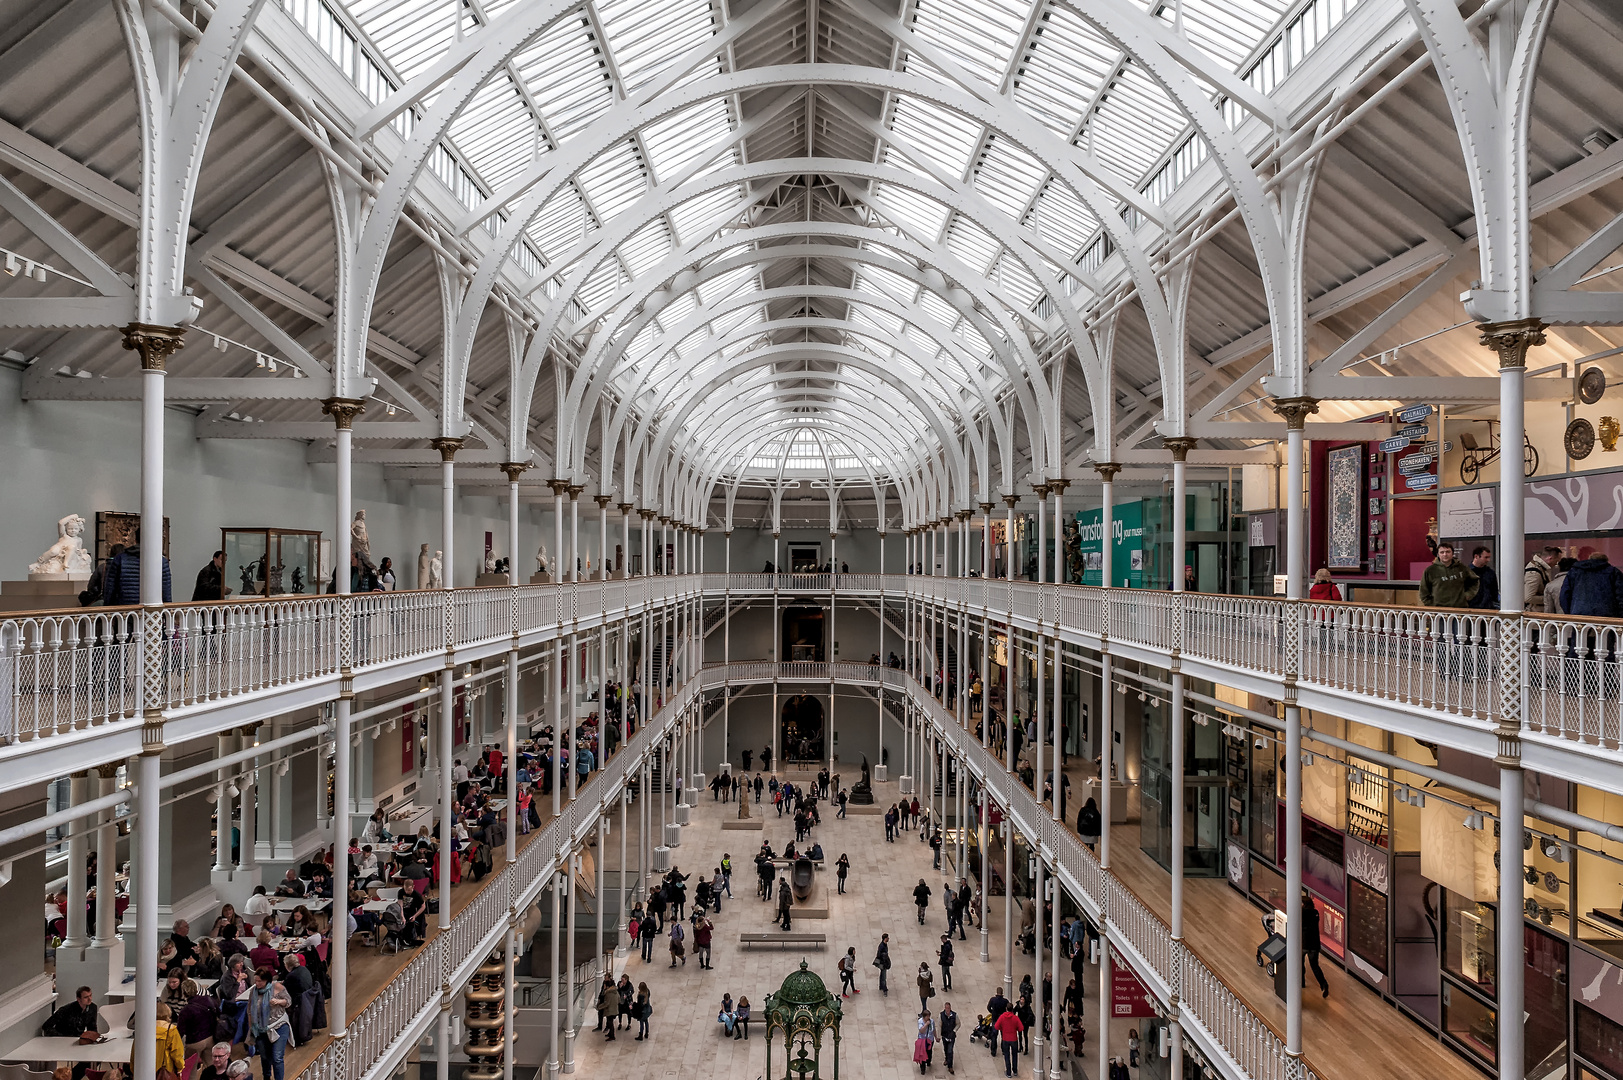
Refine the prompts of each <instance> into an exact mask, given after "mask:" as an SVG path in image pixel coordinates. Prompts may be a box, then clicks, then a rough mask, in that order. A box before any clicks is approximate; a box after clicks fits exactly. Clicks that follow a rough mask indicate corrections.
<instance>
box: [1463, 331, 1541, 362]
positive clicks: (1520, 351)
mask: <svg viewBox="0 0 1623 1080" xmlns="http://www.w3.org/2000/svg"><path fill="white" fill-rule="evenodd" d="M1477 329H1478V330H1480V331H1482V337H1481V342H1482V344H1483V346H1484V347H1486V348H1489V349H1492V350H1493V351H1494V352H1496V353H1498V354H1499V367H1500V368H1524V367H1526V366H1527V350H1528V349H1531V348H1532V347H1533V346H1535V345H1542V344H1544V321H1543V320H1542V319H1513V320H1511V321H1509V322H1496V323H1478V324H1477Z"/></svg>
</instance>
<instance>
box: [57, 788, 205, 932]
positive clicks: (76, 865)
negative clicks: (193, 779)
mask: <svg viewBox="0 0 1623 1080" xmlns="http://www.w3.org/2000/svg"><path fill="white" fill-rule="evenodd" d="M89 791H90V774H89V773H88V772H76V773H73V774H72V775H71V776H70V777H69V778H68V805H69V806H74V807H77V806H81V805H83V804H84V803H87V802H89V801H90V796H89ZM215 805H216V806H221V807H223V809H222V811H221V819H222V820H221V822H220V826H219V828H218V829H217V830H216V832H215V836H216V837H217V838H218V839H217V840H216V841H215V843H216V846H217V847H221V848H226V847H229V846H230V844H231V804H230V803H221V802H219V801H216V802H215ZM90 827H91V819H90V818H88V817H82V818H76V819H75V820H73V821H72V822H70V823H69V824H68V909H67V924H68V925H67V933H66V934H65V935H64V936H63V938H62V948H63V949H64V950H67V949H82V948H84V947H85V935H86V927H85V911H86V908H85V905H86V903H88V900H87V893H88V891H89V886H88V885H87V884H86V876H87V874H88V870H89V866H88V864H89V847H90V843H89V837H88V835H87V833H88V830H89V829H90ZM109 869H111V868H109ZM108 880H111V875H109V878H108Z"/></svg>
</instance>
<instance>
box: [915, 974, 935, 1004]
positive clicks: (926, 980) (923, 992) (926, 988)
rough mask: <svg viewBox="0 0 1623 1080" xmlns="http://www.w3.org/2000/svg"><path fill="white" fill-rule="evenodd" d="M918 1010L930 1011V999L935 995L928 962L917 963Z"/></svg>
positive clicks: (933, 978)
mask: <svg viewBox="0 0 1623 1080" xmlns="http://www.w3.org/2000/svg"><path fill="white" fill-rule="evenodd" d="M918 983H919V1012H921V1013H927V1012H929V1011H930V999H931V998H933V997H935V976H934V975H932V974H931V973H930V965H929V964H920V965H919V977H918Z"/></svg>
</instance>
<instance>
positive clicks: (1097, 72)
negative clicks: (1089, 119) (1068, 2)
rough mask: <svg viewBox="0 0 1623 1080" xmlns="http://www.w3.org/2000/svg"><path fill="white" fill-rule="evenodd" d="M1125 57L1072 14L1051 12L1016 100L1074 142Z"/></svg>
mask: <svg viewBox="0 0 1623 1080" xmlns="http://www.w3.org/2000/svg"><path fill="white" fill-rule="evenodd" d="M1120 56H1121V50H1120V49H1117V48H1116V47H1115V46H1113V45H1111V44H1110V43H1109V42H1107V41H1105V39H1104V38H1102V37H1100V36H1099V32H1098V31H1096V30H1095V29H1093V27H1091V26H1089V25H1088V24H1087V23H1085V22H1083V21H1082V20H1081V19H1079V18H1077V17H1076V16H1075V15H1073V14H1072V13H1071V12H1070V11H1069V10H1066V9H1064V8H1049V9H1048V10H1047V11H1046V12H1044V13H1043V20H1042V23H1041V25H1040V26H1039V27H1038V30H1037V35H1036V37H1035V38H1033V40H1032V43H1031V48H1030V49H1029V50H1028V51H1027V54H1026V57H1025V60H1024V62H1023V63H1022V64H1021V65H1020V69H1019V72H1018V74H1017V75H1016V77H1015V87H1014V100H1015V102H1016V104H1018V105H1020V106H1021V107H1022V108H1024V109H1025V110H1026V111H1028V112H1030V113H1032V114H1033V115H1035V116H1036V117H1037V118H1038V119H1039V120H1041V121H1042V122H1043V123H1044V124H1046V125H1047V126H1048V127H1050V128H1052V129H1053V130H1054V131H1057V132H1059V133H1060V134H1061V135H1062V136H1064V137H1065V138H1067V139H1068V138H1070V137H1071V136H1072V134H1074V133H1075V131H1076V129H1077V126H1078V125H1079V124H1081V122H1082V113H1083V110H1085V109H1086V108H1087V107H1088V105H1089V103H1090V102H1091V101H1092V100H1093V96H1094V94H1095V93H1096V92H1097V91H1098V89H1099V87H1100V86H1101V85H1102V84H1103V83H1104V80H1105V79H1106V78H1108V77H1109V74H1110V72H1111V71H1113V70H1114V69H1115V65H1116V61H1117V59H1118V58H1119V57H1120Z"/></svg>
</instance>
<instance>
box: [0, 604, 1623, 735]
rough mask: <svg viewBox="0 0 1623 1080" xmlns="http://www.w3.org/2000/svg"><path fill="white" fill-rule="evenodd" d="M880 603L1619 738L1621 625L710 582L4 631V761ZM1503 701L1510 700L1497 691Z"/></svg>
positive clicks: (1346, 607) (266, 608)
mask: <svg viewBox="0 0 1623 1080" xmlns="http://www.w3.org/2000/svg"><path fill="white" fill-rule="evenodd" d="M881 593H883V594H884V595H886V596H889V597H895V598H897V599H898V600H900V599H901V598H903V597H911V598H912V599H914V600H916V601H925V602H928V603H933V604H937V605H943V606H949V607H952V608H955V609H958V610H962V611H964V612H965V613H968V614H972V615H976V616H980V617H984V618H987V619H990V620H992V621H995V622H999V623H1008V622H1012V623H1015V624H1017V625H1018V624H1024V625H1028V626H1031V625H1036V626H1039V627H1041V628H1043V629H1045V630H1047V631H1050V632H1055V631H1057V632H1058V633H1059V634H1060V635H1062V636H1067V637H1072V638H1073V639H1076V640H1080V641H1082V642H1084V643H1087V642H1094V641H1120V642H1123V643H1124V644H1130V645H1132V646H1134V647H1135V648H1136V649H1141V650H1146V651H1149V652H1151V653H1159V654H1163V655H1167V656H1170V655H1171V654H1172V653H1173V652H1174V651H1176V652H1177V653H1178V654H1179V655H1180V656H1182V657H1183V658H1184V659H1185V660H1190V661H1198V662H1203V663H1207V664H1210V665H1212V666H1213V667H1216V668H1220V669H1227V670H1232V671H1234V672H1237V673H1245V674H1249V675H1253V676H1258V677H1262V678H1265V679H1270V680H1284V679H1285V678H1287V677H1294V678H1295V680H1296V682H1297V683H1298V685H1300V686H1303V687H1311V688H1315V689H1318V690H1322V691H1325V692H1329V693H1333V694H1338V695H1343V696H1346V697H1356V698H1359V699H1361V700H1364V701H1368V702H1375V703H1380V704H1385V705H1389V706H1391V707H1395V708H1400V709H1403V710H1405V711H1413V710H1424V711H1428V712H1431V713H1434V714H1437V715H1439V716H1443V717H1446V718H1448V719H1449V720H1451V721H1454V722H1464V723H1468V724H1475V725H1478V726H1481V727H1483V728H1488V727H1492V726H1494V725H1495V724H1498V723H1500V722H1501V721H1507V720H1508V721H1513V722H1514V723H1516V724H1517V725H1519V726H1520V727H1521V729H1522V730H1523V731H1524V732H1526V733H1529V734H1536V735H1539V736H1542V737H1547V738H1552V739H1558V740H1561V741H1562V742H1564V743H1566V744H1570V745H1572V746H1575V747H1580V748H1593V749H1600V750H1605V751H1611V750H1615V749H1616V748H1617V747H1618V743H1619V739H1620V737H1623V693H1620V691H1623V655H1620V653H1623V621H1597V620H1590V619H1582V618H1575V617H1565V616H1564V617H1553V618H1552V617H1549V616H1545V615H1543V614H1542V613H1541V614H1536V615H1527V616H1507V615H1501V614H1498V613H1496V612H1481V611H1470V610H1463V609H1462V610H1436V609H1422V608H1405V607H1394V606H1384V605H1373V604H1350V603H1318V602H1313V601H1290V600H1282V599H1278V598H1275V597H1257V596H1226V595H1214V594H1207V593H1169V592H1160V591H1150V590H1140V589H1103V588H1096V587H1079V586H1067V585H1037V584H1033V583H1030V582H1018V581H1016V582H1010V581H1002V580H995V579H983V578H942V577H928V576H920V575H883V576H882V575H879V574H849V573H840V574H732V575H727V574H714V573H712V574H704V575H685V576H673V577H641V578H632V579H629V580H610V581H585V582H577V583H567V582H566V583H562V584H557V585H520V586H514V587H498V588H485V589H456V590H444V591H420V592H394V593H371V594H365V595H357V596H315V597H305V596H300V597H283V598H274V599H257V598H249V599H246V600H241V601H227V602H223V603H216V604H171V605H166V606H164V607H161V608H154V609H151V610H144V609H96V610H94V611H93V612H91V611H85V612H62V613H42V614H38V615H27V616H20V617H16V618H10V619H5V620H3V621H0V695H3V696H0V743H4V744H14V743H19V742H23V741H32V740H40V739H45V738H49V737H51V736H54V735H59V734H63V733H66V732H71V731H79V730H84V729H87V728H96V727H100V726H105V725H108V724H114V723H117V722H119V721H123V720H130V719H133V718H134V717H137V716H139V715H141V714H142V713H143V712H145V711H147V710H149V709H157V710H161V711H170V712H173V711H176V710H182V709H196V708H199V707H202V708H206V707H207V706H209V705H211V704H214V703H218V702H223V701H228V700H231V699H233V698H238V697H242V696H244V695H248V694H255V693H264V692H267V691H276V690H279V689H290V688H296V687H299V686H301V685H309V684H312V683H317V682H319V681H321V680H332V679H336V678H337V677H339V676H340V675H342V674H343V673H344V672H346V671H347V672H361V671H375V670H377V669H386V668H388V667H389V666H391V665H398V664H403V663H409V662H414V661H421V660H423V659H426V658H431V657H434V656H436V655H445V654H457V653H459V652H463V651H465V650H473V651H474V654H475V655H481V654H483V653H488V652H492V651H496V650H498V649H500V648H502V647H503V645H504V643H507V642H518V641H524V642H526V643H529V642H533V641H535V640H537V639H538V638H545V637H546V636H547V635H548V634H552V633H557V632H566V631H568V630H569V629H571V628H580V627H583V626H586V625H596V624H597V623H599V622H601V621H604V620H612V619H615V618H619V617H623V616H626V615H631V614H634V613H639V612H641V611H642V610H645V609H648V608H651V607H659V606H661V605H665V604H669V603H672V602H676V601H683V600H692V599H693V598H694V597H696V596H698V595H701V594H702V595H705V596H712V597H720V596H721V595H723V594H729V595H733V596H738V595H763V596H764V595H772V594H776V595H779V596H804V595H808V594H818V595H836V596H837V595H842V594H850V595H861V596H869V597H871V596H878V595H880V594H881ZM1507 688H1513V689H1514V691H1515V692H1514V693H1508V692H1507Z"/></svg>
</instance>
